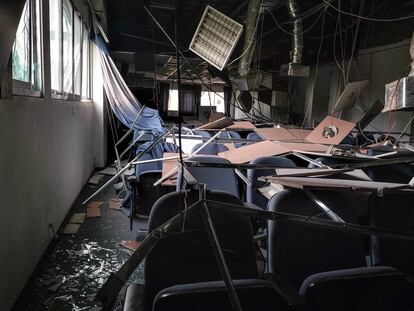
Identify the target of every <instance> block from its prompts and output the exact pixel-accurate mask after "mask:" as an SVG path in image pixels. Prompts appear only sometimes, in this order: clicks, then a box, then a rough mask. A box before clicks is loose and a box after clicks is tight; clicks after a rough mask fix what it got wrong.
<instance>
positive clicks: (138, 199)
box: [134, 170, 167, 217]
mask: <svg viewBox="0 0 414 311" xmlns="http://www.w3.org/2000/svg"><path fill="white" fill-rule="evenodd" d="M161 177H162V171H158V170H155V171H145V172H143V173H142V174H141V175H140V176H139V182H138V183H136V186H135V189H134V191H135V192H134V199H135V210H136V213H137V214H138V216H140V217H148V216H149V214H150V212H151V208H152V206H153V205H154V203H155V202H156V201H157V200H158V199H159V198H160V197H162V196H163V195H164V194H166V193H167V190H166V188H165V187H163V186H161V185H158V186H156V187H154V183H155V182H156V181H157V180H159V179H160V178H161Z"/></svg>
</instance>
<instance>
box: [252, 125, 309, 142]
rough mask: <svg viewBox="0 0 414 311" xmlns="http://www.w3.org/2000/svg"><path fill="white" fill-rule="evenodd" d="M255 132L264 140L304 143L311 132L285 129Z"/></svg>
mask: <svg viewBox="0 0 414 311" xmlns="http://www.w3.org/2000/svg"><path fill="white" fill-rule="evenodd" d="M255 132H256V133H257V134H258V135H259V136H260V137H262V138H263V139H266V140H274V141H304V140H305V138H306V137H307V136H308V135H309V134H310V133H311V132H312V131H310V130H302V129H286V128H257V129H255Z"/></svg>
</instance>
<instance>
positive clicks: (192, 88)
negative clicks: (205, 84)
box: [181, 85, 201, 116]
mask: <svg viewBox="0 0 414 311" xmlns="http://www.w3.org/2000/svg"><path fill="white" fill-rule="evenodd" d="M200 101H201V86H199V85H181V104H182V107H181V108H182V109H181V111H182V115H183V116H197V115H198V110H199V107H200Z"/></svg>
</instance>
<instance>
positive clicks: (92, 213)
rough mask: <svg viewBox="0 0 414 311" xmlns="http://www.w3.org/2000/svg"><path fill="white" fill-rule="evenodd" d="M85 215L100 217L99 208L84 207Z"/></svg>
mask: <svg viewBox="0 0 414 311" xmlns="http://www.w3.org/2000/svg"><path fill="white" fill-rule="evenodd" d="M86 217H88V218H97V217H101V209H100V208H98V207H88V208H87V209H86Z"/></svg>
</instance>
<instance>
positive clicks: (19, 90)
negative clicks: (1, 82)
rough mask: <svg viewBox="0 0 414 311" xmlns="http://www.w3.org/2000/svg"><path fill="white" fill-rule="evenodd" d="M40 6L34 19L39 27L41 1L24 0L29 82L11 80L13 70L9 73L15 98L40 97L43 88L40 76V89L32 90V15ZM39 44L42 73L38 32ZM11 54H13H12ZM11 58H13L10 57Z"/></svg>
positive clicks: (41, 40)
mask: <svg viewBox="0 0 414 311" xmlns="http://www.w3.org/2000/svg"><path fill="white" fill-rule="evenodd" d="M36 2H38V5H39V6H40V10H39V15H40V16H37V17H36V18H39V19H40V25H43V16H42V1H41V0H26V3H25V6H26V5H28V8H27V9H28V11H29V81H22V80H17V79H13V69H12V72H11V73H10V74H11V75H12V94H13V95H16V96H31V97H42V94H43V88H44V81H43V80H44V79H43V74H41V87H40V90H36V89H34V88H33V86H34V84H33V62H34V48H33V46H34V44H33V41H34V36H33V33H34V32H33V15H34V14H36V6H35V4H37V3H36ZM39 35H40V38H39V44H40V53H41V55H40V62H41V65H40V66H41V71H42V73H43V34H42V32H41V31H40V33H39ZM12 54H13V52H12ZM11 57H13V56H12V55H11Z"/></svg>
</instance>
